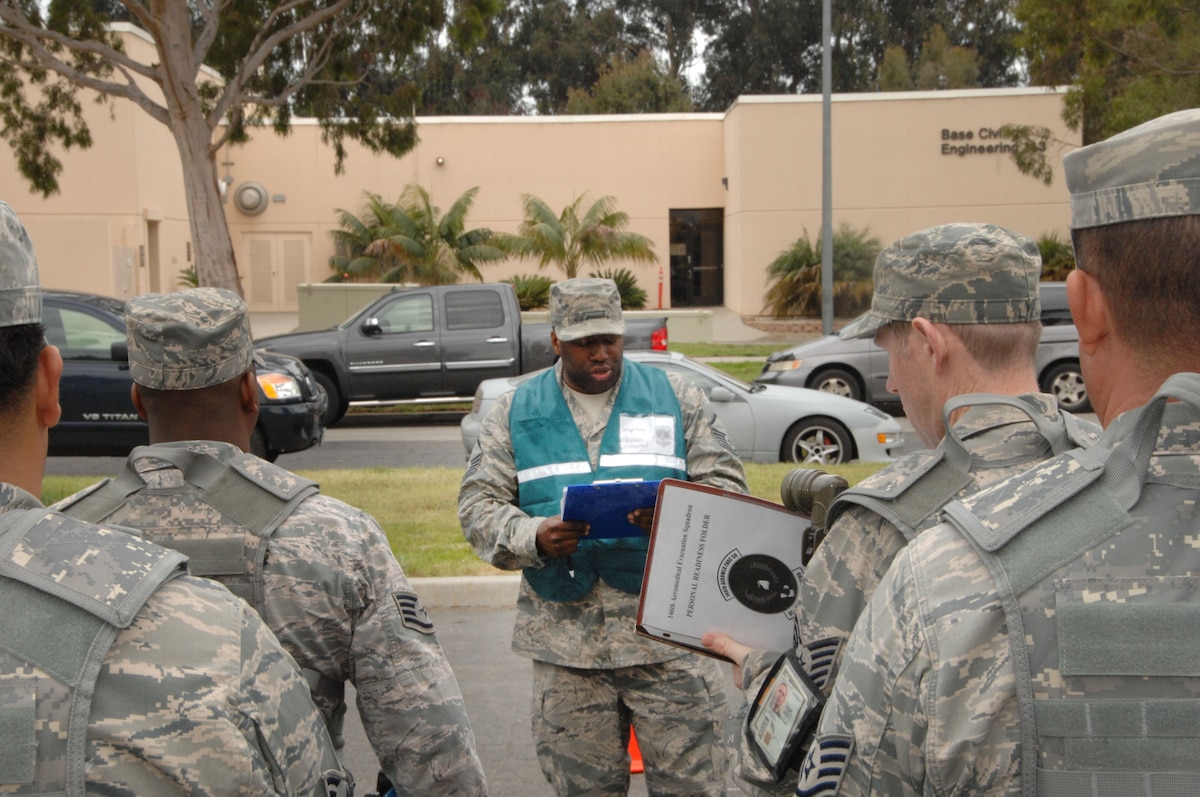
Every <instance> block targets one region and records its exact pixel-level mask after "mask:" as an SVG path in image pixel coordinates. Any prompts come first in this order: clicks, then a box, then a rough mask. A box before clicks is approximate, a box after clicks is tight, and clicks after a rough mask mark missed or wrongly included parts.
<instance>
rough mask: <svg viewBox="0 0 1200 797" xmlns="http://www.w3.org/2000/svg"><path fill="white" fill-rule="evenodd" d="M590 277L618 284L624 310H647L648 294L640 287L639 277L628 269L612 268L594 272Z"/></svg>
mask: <svg viewBox="0 0 1200 797" xmlns="http://www.w3.org/2000/svg"><path fill="white" fill-rule="evenodd" d="M588 276H589V277H597V278H599V279H606V280H612V281H613V282H615V283H617V291H618V292H619V293H620V294H621V309H622V310H644V309H645V308H646V292H645V291H644V290H642V289H641V288H639V287H638V284H637V277H635V276H633V272H632V271H630V270H629V269H627V268H610V269H606V270H604V271H593V272H591V273H589V274H588Z"/></svg>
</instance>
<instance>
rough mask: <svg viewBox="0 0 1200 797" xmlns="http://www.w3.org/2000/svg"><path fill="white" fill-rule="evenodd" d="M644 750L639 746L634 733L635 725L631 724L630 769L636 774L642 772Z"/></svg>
mask: <svg viewBox="0 0 1200 797" xmlns="http://www.w3.org/2000/svg"><path fill="white" fill-rule="evenodd" d="M642 769H643V767H642V751H641V749H640V748H638V743H637V737H636V736H634V734H633V726H632V725H630V726H629V771H630V772H632V773H633V774H635V775H640V774H641V773H642Z"/></svg>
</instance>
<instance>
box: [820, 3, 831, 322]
mask: <svg viewBox="0 0 1200 797" xmlns="http://www.w3.org/2000/svg"><path fill="white" fill-rule="evenodd" d="M831 1H832V0H821V331H822V332H823V333H824V334H826V335H832V334H833V165H832V160H833V158H832V154H831V153H832V151H833V144H832V132H831V131H832V124H831V119H832V113H831V109H830V93H831V91H832V84H833V54H832V53H831V52H830V39H832V38H833V11H832V9H831V8H830V4H831Z"/></svg>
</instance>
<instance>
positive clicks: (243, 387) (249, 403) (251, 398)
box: [238, 368, 258, 418]
mask: <svg viewBox="0 0 1200 797" xmlns="http://www.w3.org/2000/svg"><path fill="white" fill-rule="evenodd" d="M239 388H240V389H239V394H238V397H239V398H240V400H241V405H242V408H243V409H245V410H246V412H247V413H248V414H253V415H254V417H255V418H257V417H258V377H257V376H256V375H255V373H254V369H253V368H251V369H250V370H249V371H247V372H246V373H244V374H242V381H241V383H240V385H239Z"/></svg>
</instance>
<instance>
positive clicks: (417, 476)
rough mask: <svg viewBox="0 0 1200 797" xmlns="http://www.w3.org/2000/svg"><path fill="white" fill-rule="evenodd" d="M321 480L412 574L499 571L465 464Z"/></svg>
mask: <svg viewBox="0 0 1200 797" xmlns="http://www.w3.org/2000/svg"><path fill="white" fill-rule="evenodd" d="M794 467H795V466H794V465H789V464H785V463H778V464H774V465H754V464H752V465H747V466H746V477H747V481H748V482H749V485H750V492H751V494H752V495H755V496H758V497H759V498H765V499H768V500H770V501H775V502H776V503H778V502H779V485H780V483H781V482H782V481H783V477H784V476H785V475H786V474H787V473H789V472H790V471H791V470H792V469H793V468H794ZM880 467H882V465H880V464H878V463H857V462H856V463H852V464H850V465H837V466H833V467H830V468H828V470H829V472H831V473H836V474H838V475H840V476H842V477H843V478H845V479H846V481H848V482H850V483H851V484H855V483H857V482H858V481H860V480H861V479H863V478H865V477H866V476H868V475H870V474H872V473H874V472H875V471H876V470H878V469H879V468H880ZM299 473H300V475H302V476H306V477H308V478H310V479H313V480H314V481H317V482H319V483H320V484H321V491H322V492H323V493H325V494H326V495H330V496H333V497H335V498H340V499H342V500H343V501H346V502H347V503H349V504H352V505H354V506H357V507H360V508H361V509H363V510H365V511H367V512H369V513H370V514H371V515H372V516H373V517H374V518H375V519H376V520H378V521H379V523H380V525H382V526H383V529H384V531H385V532H387V536H388V540H389V541H390V542H391V544H392V550H393V551H395V553H396V557H397V558H398V559H399V560H400V563H401V564H402V565H403V566H404V571H405V572H406V573H407V574H408V575H409V576H414V577H419V576H467V575H486V574H494V573H496V572H498V571H497V570H495V569H493V568H492V567H491V566H490V565H487V564H484V563H483V562H482V561H480V560H479V558H478V557H476V556H475V553H474V551H472V550H471V548H470V546H469V545H467V543H466V541H465V540H464V539H463V536H462V530H461V529H460V527H459V525H458V486H459V483H460V482H461V480H462V474H463V470H462V468H369V469H359V470H322V471H299ZM93 481H95V480H94V479H92V478H91V477H87V476H47V477H46V479H45V481H44V483H43V486H42V496H43V499H44V500H45V502H46V503H52V502H54V501H57V500H59V499H60V498H64V497H66V496H68V495H70V494H72V493H74V492H75V491H77V490H80V489H82V488H84V487H86V486H88V485H89V484H91V483H92V482H93Z"/></svg>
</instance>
